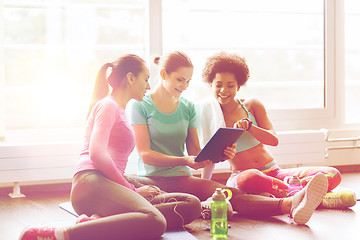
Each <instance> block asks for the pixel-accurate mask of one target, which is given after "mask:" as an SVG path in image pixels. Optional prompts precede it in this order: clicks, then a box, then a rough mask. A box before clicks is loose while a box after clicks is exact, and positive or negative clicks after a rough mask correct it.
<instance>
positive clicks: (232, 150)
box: [223, 143, 236, 161]
mask: <svg viewBox="0 0 360 240" xmlns="http://www.w3.org/2000/svg"><path fill="white" fill-rule="evenodd" d="M235 154H236V143H233V145H232V146H231V147H226V148H225V150H224V155H225V158H224V159H223V161H225V160H230V159H233V158H234V157H235Z"/></svg>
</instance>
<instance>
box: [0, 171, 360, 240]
mask: <svg viewBox="0 0 360 240" xmlns="http://www.w3.org/2000/svg"><path fill="white" fill-rule="evenodd" d="M359 183H360V173H345V174H343V182H342V184H341V187H344V188H350V189H353V190H355V191H356V192H357V194H358V197H360V191H359V190H360V186H359V185H360V184H359ZM25 190H26V189H25ZM25 190H24V193H25V194H26V197H25V198H18V199H11V198H10V197H8V195H7V194H8V193H9V192H10V189H0V239H1V240H2V239H4V240H14V239H18V236H19V234H20V232H21V231H22V229H23V228H24V227H26V226H28V225H33V224H47V223H56V225H61V224H69V222H70V223H71V222H74V221H75V217H74V216H72V215H71V214H69V213H67V212H65V211H64V210H62V209H60V208H59V207H58V205H59V204H60V203H62V202H66V201H69V186H62V187H61V188H60V189H59V188H52V187H51V186H42V187H41V188H38V189H36V188H35V189H29V192H26V191H25ZM209 223H210V221H206V220H202V219H198V220H195V221H194V222H192V223H191V224H189V225H188V227H189V228H190V230H189V231H190V233H191V234H192V235H194V236H195V237H196V238H198V239H211V237H210V232H209V231H206V230H204V227H207V226H209ZM229 224H230V225H231V228H230V229H229V233H228V235H229V239H239V240H240V239H246V240H251V239H267V240H269V239H274V240H282V239H284V240H285V239H286V240H289V239H291V240H299V239H306V240H312V239H314V240H315V239H316V240H318V239H319V240H322V239H324V240H325V239H326V240H328V239H330V240H332V239H360V204H357V205H355V206H354V207H352V208H351V209H347V210H329V209H326V210H317V211H316V212H315V213H314V215H313V217H312V218H311V219H310V221H309V222H308V224H307V225H305V226H298V225H295V224H292V223H291V222H290V220H289V218H288V217H287V216H285V215H284V216H276V217H271V218H253V219H249V218H243V217H240V216H238V215H236V214H235V215H234V216H233V218H232V219H231V220H230V221H229ZM101 240H102V239H101ZM179 240H180V239H179ZM181 240H182V239H181Z"/></svg>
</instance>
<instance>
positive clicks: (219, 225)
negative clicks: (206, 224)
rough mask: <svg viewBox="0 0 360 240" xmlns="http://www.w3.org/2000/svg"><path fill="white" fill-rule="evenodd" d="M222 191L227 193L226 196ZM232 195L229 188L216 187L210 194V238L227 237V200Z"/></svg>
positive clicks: (220, 239) (218, 239)
mask: <svg viewBox="0 0 360 240" xmlns="http://www.w3.org/2000/svg"><path fill="white" fill-rule="evenodd" d="M224 192H227V193H228V197H226V196H225V194H224ZM231 196H232V193H231V191H230V189H221V188H217V189H216V190H215V192H214V194H213V195H212V201H211V203H210V207H211V225H210V232H211V236H212V239H214V240H222V239H228V237H227V232H228V221H227V208H228V207H227V202H226V201H228V200H229V199H230V198H231Z"/></svg>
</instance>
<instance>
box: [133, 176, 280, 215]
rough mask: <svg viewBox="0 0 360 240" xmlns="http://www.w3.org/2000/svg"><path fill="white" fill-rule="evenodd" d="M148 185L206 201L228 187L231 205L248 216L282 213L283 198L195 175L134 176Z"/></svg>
mask: <svg viewBox="0 0 360 240" xmlns="http://www.w3.org/2000/svg"><path fill="white" fill-rule="evenodd" d="M134 179H136V180H137V181H139V182H140V183H142V184H146V185H155V186H158V187H159V188H160V189H162V190H164V191H167V192H183V193H189V194H192V195H195V196H197V197H198V198H199V199H200V200H201V201H204V200H206V199H208V198H209V197H211V196H212V194H213V193H214V192H215V190H216V188H228V189H230V190H231V192H232V195H233V196H232V198H231V199H230V202H231V205H232V207H233V209H234V210H235V211H237V212H238V213H239V214H241V215H244V216H248V217H258V216H276V215H281V214H282V213H281V209H280V205H281V202H282V201H283V199H280V198H270V197H264V196H259V195H252V194H244V193H242V192H241V191H240V190H239V189H236V188H231V187H227V186H225V185H223V184H221V183H218V182H215V181H212V180H207V179H202V178H198V177H193V176H179V177H158V176H151V177H134Z"/></svg>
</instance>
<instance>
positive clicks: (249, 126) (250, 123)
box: [241, 118, 253, 131]
mask: <svg viewBox="0 0 360 240" xmlns="http://www.w3.org/2000/svg"><path fill="white" fill-rule="evenodd" d="M241 120H245V121H247V122H248V123H249V124H248V128H247V129H246V131H248V130H249V129H250V128H251V126H252V124H253V122H252V121H251V120H250V119H248V118H243V119H241Z"/></svg>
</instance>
